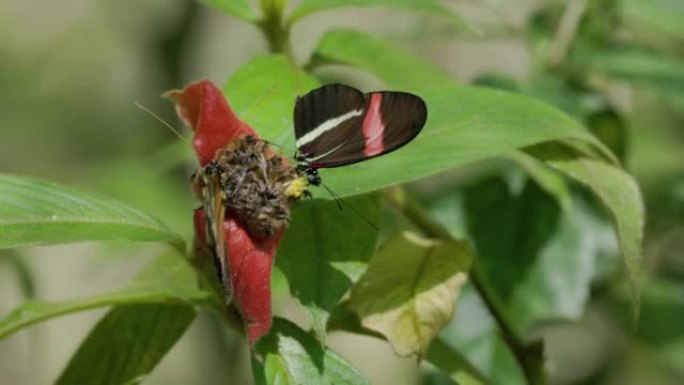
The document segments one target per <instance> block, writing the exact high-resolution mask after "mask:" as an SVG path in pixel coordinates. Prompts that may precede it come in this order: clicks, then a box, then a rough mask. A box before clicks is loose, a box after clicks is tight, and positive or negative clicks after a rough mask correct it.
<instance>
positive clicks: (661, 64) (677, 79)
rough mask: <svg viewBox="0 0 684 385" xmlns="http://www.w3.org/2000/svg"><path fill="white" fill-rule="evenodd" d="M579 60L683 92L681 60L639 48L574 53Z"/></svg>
mask: <svg viewBox="0 0 684 385" xmlns="http://www.w3.org/2000/svg"><path fill="white" fill-rule="evenodd" d="M577 57H578V58H577V59H575V60H577V61H578V62H579V63H580V64H583V65H586V66H588V67H589V68H591V69H593V70H595V71H601V72H604V73H606V74H608V75H610V76H614V77H617V78H620V79H623V80H627V81H629V82H633V83H635V84H641V85H645V86H649V87H653V88H656V89H660V90H665V91H670V92H678V93H682V92H684V62H682V61H680V60H677V59H671V58H668V57H666V56H664V55H663V54H659V53H657V52H650V51H641V50H612V51H610V50H603V51H588V52H582V53H581V54H580V55H577Z"/></svg>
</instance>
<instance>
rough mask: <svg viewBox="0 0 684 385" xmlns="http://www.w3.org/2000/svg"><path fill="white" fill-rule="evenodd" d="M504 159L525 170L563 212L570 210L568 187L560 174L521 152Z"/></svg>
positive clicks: (513, 153)
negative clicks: (554, 200)
mask: <svg viewBox="0 0 684 385" xmlns="http://www.w3.org/2000/svg"><path fill="white" fill-rule="evenodd" d="M506 157H507V158H510V159H511V160H513V161H514V162H515V163H516V164H517V165H518V166H520V167H521V168H522V169H523V170H525V172H526V173H527V175H529V176H530V178H532V179H533V180H534V181H535V182H536V183H537V184H538V185H539V187H541V189H542V190H544V191H545V192H546V193H547V194H549V195H551V196H552V197H554V198H555V199H556V202H558V204H559V205H560V207H561V208H562V209H563V211H564V212H570V211H571V210H572V196H571V195H570V187H569V186H568V183H567V182H566V181H565V179H564V178H563V175H562V174H561V173H559V172H558V171H556V170H554V169H552V168H551V167H549V166H548V165H546V164H544V163H543V162H540V161H539V160H538V159H536V158H534V157H533V156H530V155H528V154H527V153H525V152H522V151H515V152H512V153H510V154H507V155H506Z"/></svg>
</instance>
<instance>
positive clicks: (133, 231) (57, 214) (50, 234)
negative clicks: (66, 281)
mask: <svg viewBox="0 0 684 385" xmlns="http://www.w3.org/2000/svg"><path fill="white" fill-rule="evenodd" d="M120 238H124V239H130V240H134V241H165V242H171V243H173V244H174V245H175V246H176V247H178V248H183V240H182V238H181V237H180V236H179V235H177V234H175V233H173V232H172V231H171V230H169V229H168V228H167V227H166V226H164V224H162V223H161V222H159V221H158V220H156V219H154V218H152V217H150V216H148V215H146V214H143V213H141V212H139V211H137V210H135V209H133V208H130V207H128V206H126V205H124V204H122V203H120V202H117V201H114V200H111V199H108V198H104V197H99V196H97V195H94V194H90V193H85V192H81V191H78V190H75V189H71V188H68V187H64V186H60V185H57V184H56V183H51V182H45V181H40V180H36V179H31V178H25V177H19V176H13V175H7V174H0V248H9V247H17V246H26V245H45V244H52V243H67V242H79V241H93V240H106V239H120Z"/></svg>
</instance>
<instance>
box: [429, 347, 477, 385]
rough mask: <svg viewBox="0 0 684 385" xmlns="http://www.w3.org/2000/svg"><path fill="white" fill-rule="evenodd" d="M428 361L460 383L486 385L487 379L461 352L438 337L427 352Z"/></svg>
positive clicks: (459, 384) (463, 384) (460, 384)
mask: <svg viewBox="0 0 684 385" xmlns="http://www.w3.org/2000/svg"><path fill="white" fill-rule="evenodd" d="M426 359H427V361H428V362H430V363H431V364H433V365H434V366H435V367H437V368H438V369H440V370H441V371H442V372H444V373H445V374H447V375H448V376H449V378H451V379H452V380H454V381H456V383H457V384H458V385H485V384H488V383H489V381H487V380H486V379H485V378H484V376H483V375H482V374H480V373H479V371H478V370H477V369H476V368H475V367H474V366H473V365H471V364H470V362H469V361H468V360H467V359H466V358H465V357H464V356H463V355H461V353H459V352H457V351H456V350H454V349H453V348H452V347H451V346H449V345H448V344H447V343H446V342H444V340H442V339H440V338H437V339H435V340H434V341H433V342H432V344H430V349H429V350H428V352H427V357H426Z"/></svg>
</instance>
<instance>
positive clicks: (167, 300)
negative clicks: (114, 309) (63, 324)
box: [0, 252, 210, 338]
mask: <svg viewBox="0 0 684 385" xmlns="http://www.w3.org/2000/svg"><path fill="white" fill-rule="evenodd" d="M209 296H210V294H209V293H207V292H205V291H203V290H200V289H199V288H198V287H197V275H196V274H195V272H194V271H193V270H192V269H191V268H190V267H189V266H188V264H187V263H186V262H185V261H184V260H183V258H182V257H181V256H180V255H178V254H177V253H175V252H172V253H169V254H166V255H163V256H161V257H159V258H157V259H156V260H155V261H154V262H153V263H152V264H150V265H149V266H147V267H146V268H145V269H143V271H142V272H141V273H140V275H139V276H138V278H136V279H135V281H133V282H132V283H131V284H129V285H128V286H127V287H124V288H122V289H120V290H116V291H113V292H110V293H105V294H100V295H96V296H93V297H89V298H83V299H78V300H71V301H63V302H45V301H29V302H26V303H24V304H23V305H21V306H19V307H18V308H16V309H15V310H14V311H12V312H11V313H10V314H9V315H7V316H6V317H5V318H4V319H2V320H1V321H0V338H4V337H6V336H7V335H9V334H11V333H14V332H16V331H18V330H20V329H21V328H24V327H26V326H29V325H31V324H34V323H36V322H40V321H44V320H47V319H50V318H54V317H58V316H60V315H64V314H69V313H74V312H78V311H83V310H88V309H93V308H97V307H103V306H111V305H124V304H139V303H145V304H153V303H154V304H158V303H161V304H184V305H186V306H193V305H201V304H205V303H206V301H207V300H208V299H209Z"/></svg>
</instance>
